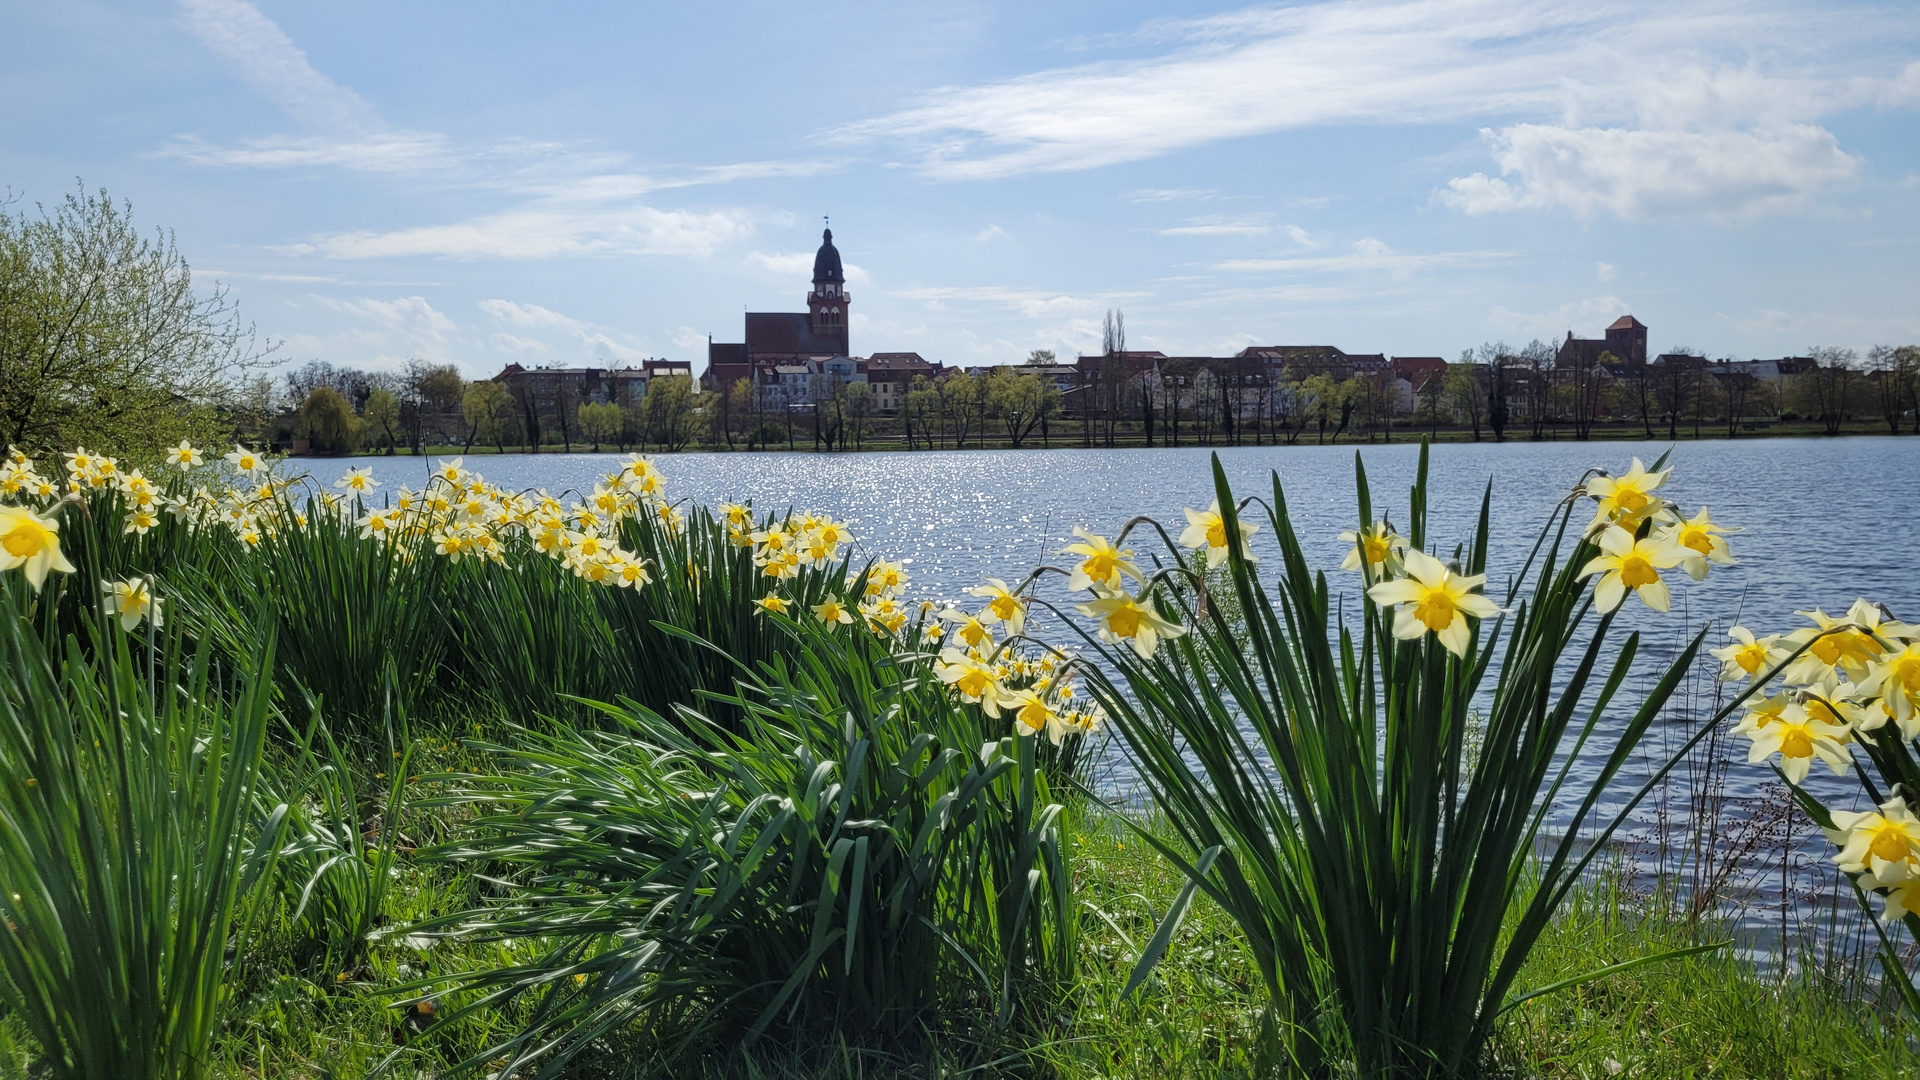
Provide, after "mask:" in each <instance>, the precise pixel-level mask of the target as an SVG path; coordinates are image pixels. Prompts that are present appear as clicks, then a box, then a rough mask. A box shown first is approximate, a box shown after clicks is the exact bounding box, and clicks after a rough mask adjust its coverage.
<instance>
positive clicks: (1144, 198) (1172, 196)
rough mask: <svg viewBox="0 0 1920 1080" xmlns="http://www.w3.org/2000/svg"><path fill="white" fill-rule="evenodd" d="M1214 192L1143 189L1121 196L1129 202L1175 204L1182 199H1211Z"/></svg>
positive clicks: (1198, 189) (1179, 189)
mask: <svg viewBox="0 0 1920 1080" xmlns="http://www.w3.org/2000/svg"><path fill="white" fill-rule="evenodd" d="M1213 196H1214V192H1213V191H1212V190H1210V189H1204V188H1143V189H1141V190H1139V191H1129V192H1127V193H1126V194H1125V195H1122V196H1120V197H1121V198H1122V199H1125V200H1126V201H1128V202H1175V201H1178V200H1181V199H1211V198H1213Z"/></svg>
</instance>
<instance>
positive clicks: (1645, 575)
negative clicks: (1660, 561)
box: [1620, 552, 1660, 589]
mask: <svg viewBox="0 0 1920 1080" xmlns="http://www.w3.org/2000/svg"><path fill="white" fill-rule="evenodd" d="M1659 580H1660V574H1659V572H1658V571H1656V570H1654V568H1653V563H1651V562H1649V561H1648V560H1647V557H1646V556H1645V555H1641V554H1639V553H1638V552H1636V553H1634V554H1631V555H1628V556H1627V557H1626V558H1624V559H1621V560H1620V581H1621V582H1622V583H1623V584H1625V585H1626V587H1627V588H1629V589H1637V588H1639V587H1640V586H1642V585H1652V584H1653V583H1655V582H1657V581H1659Z"/></svg>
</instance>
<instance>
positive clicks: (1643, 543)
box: [1580, 458, 1682, 614]
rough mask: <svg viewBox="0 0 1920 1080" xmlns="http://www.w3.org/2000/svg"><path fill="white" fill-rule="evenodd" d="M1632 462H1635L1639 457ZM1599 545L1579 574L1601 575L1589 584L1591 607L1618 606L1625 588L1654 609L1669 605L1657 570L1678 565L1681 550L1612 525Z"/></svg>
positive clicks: (1668, 594)
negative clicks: (1598, 579)
mask: <svg viewBox="0 0 1920 1080" xmlns="http://www.w3.org/2000/svg"><path fill="white" fill-rule="evenodd" d="M1634 464H1635V465H1638V464H1639V459H1637V458H1636V459H1635V460H1634ZM1599 545H1600V554H1599V555H1597V556H1595V557H1594V558H1593V559H1592V560H1591V561H1589V562H1588V563H1587V565H1586V566H1585V567H1583V568H1581V570H1580V576H1581V577H1583V578H1587V577H1592V576H1593V575H1595V574H1599V575H1601V577H1600V581H1599V583H1598V584H1596V585H1594V587H1593V606H1594V607H1595V608H1598V609H1599V610H1600V612H1601V613H1602V614H1604V613H1606V612H1609V611H1612V610H1613V609H1615V608H1617V607H1619V606H1620V603H1621V601H1623V600H1625V599H1626V598H1627V590H1628V589H1632V590H1633V591H1634V592H1636V593H1638V594H1639V596H1640V602H1641V603H1643V604H1645V605H1647V606H1648V607H1650V608H1652V609H1653V610H1655V611H1665V610H1667V609H1668V608H1669V607H1670V606H1671V605H1672V603H1673V594H1672V593H1671V592H1670V591H1669V590H1668V588H1667V583H1666V582H1664V581H1662V580H1660V571H1662V570H1671V569H1673V568H1674V567H1676V566H1678V565H1680V559H1681V558H1682V556H1681V553H1680V551H1679V550H1678V549H1676V548H1675V547H1674V546H1673V544H1672V543H1670V542H1668V541H1667V540H1666V539H1665V538H1664V537H1661V536H1659V535H1652V534H1650V535H1648V536H1645V537H1635V536H1634V535H1633V533H1631V532H1629V531H1627V530H1626V529H1623V528H1621V527H1619V526H1617V525H1616V526H1611V527H1609V528H1607V529H1605V530H1603V531H1602V532H1601V533H1600V537H1599Z"/></svg>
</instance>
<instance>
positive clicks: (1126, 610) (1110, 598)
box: [1079, 592, 1187, 659]
mask: <svg viewBox="0 0 1920 1080" xmlns="http://www.w3.org/2000/svg"><path fill="white" fill-rule="evenodd" d="M1079 611H1080V614H1082V615H1085V616H1087V617H1088V618H1091V619H1098V620H1100V630H1099V635H1100V640H1101V641H1104V642H1107V643H1108V644H1114V645H1117V644H1119V643H1120V642H1122V641H1124V642H1126V643H1127V644H1128V645H1130V646H1132V647H1133V651H1134V652H1136V653H1138V654H1139V655H1140V656H1141V657H1142V658H1143V659H1144V658H1146V657H1150V656H1152V655H1153V653H1154V650H1155V649H1157V648H1159V647H1160V641H1161V639H1163V638H1164V639H1168V640H1171V639H1173V638H1177V637H1179V636H1180V635H1182V634H1185V633H1186V632H1187V628H1186V627H1184V626H1181V625H1180V624H1179V623H1176V622H1173V621H1172V620H1170V619H1167V618H1165V617H1164V616H1162V615H1161V614H1160V613H1159V612H1158V611H1155V610H1154V609H1153V608H1152V607H1151V606H1149V605H1147V604H1143V603H1141V602H1140V601H1139V600H1137V599H1135V598H1134V597H1133V596H1131V595H1129V594H1127V593H1124V592H1116V593H1096V594H1095V596H1094V598H1093V600H1091V601H1090V602H1088V603H1085V604H1081V605H1079Z"/></svg>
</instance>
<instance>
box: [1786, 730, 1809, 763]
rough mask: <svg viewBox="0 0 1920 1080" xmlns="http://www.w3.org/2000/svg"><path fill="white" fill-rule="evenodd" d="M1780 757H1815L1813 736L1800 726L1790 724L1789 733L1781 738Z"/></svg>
mask: <svg viewBox="0 0 1920 1080" xmlns="http://www.w3.org/2000/svg"><path fill="white" fill-rule="evenodd" d="M1780 756H1781V757H1791V758H1804V757H1812V756H1813V735H1812V734H1810V733H1809V732H1808V731H1807V729H1806V727H1805V726H1803V725H1800V724H1790V725H1788V727H1787V733H1786V734H1785V735H1782V736H1781V737H1780Z"/></svg>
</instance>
